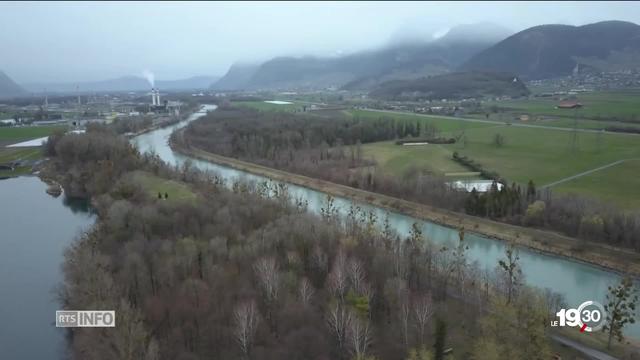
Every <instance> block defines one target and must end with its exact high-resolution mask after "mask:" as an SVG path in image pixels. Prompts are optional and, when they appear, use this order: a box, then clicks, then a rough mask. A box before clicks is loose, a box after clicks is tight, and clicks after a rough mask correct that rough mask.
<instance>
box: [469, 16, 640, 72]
mask: <svg viewBox="0 0 640 360" xmlns="http://www.w3.org/2000/svg"><path fill="white" fill-rule="evenodd" d="M639 53H640V26H638V25H637V24H634V23H630V22H623V21H604V22H599V23H595V24H589V25H583V26H569V25H541V26H535V27H532V28H529V29H526V30H524V31H521V32H519V33H517V34H515V35H512V36H510V37H508V38H506V39H505V40H503V41H501V42H499V43H497V44H495V45H494V46H492V47H490V48H488V49H486V50H484V51H482V52H480V53H479V54H477V55H475V56H473V57H472V58H471V59H469V60H468V61H467V62H465V63H464V64H463V65H462V66H461V67H460V69H461V70H493V71H508V72H512V73H515V74H518V75H520V76H522V77H524V78H527V79H544V78H552V77H558V76H564V75H569V74H571V73H572V71H573V70H574V69H575V68H576V65H578V64H584V65H588V66H590V67H593V66H594V64H599V66H600V67H601V70H606V68H607V67H608V66H614V65H619V62H620V61H624V60H622V59H634V58H635V59H637V58H638V57H637V55H638V54H639ZM621 54H623V55H621ZM625 55H626V56H625ZM629 66H635V67H638V65H637V62H633V61H632V62H629Z"/></svg>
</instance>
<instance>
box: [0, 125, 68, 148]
mask: <svg viewBox="0 0 640 360" xmlns="http://www.w3.org/2000/svg"><path fill="white" fill-rule="evenodd" d="M66 129H67V127H66V126H64V125H62V126H60V125H55V126H19V127H0V145H2V144H4V145H7V144H12V143H17V142H20V141H25V140H29V139H36V138H39V137H45V136H47V135H51V134H52V133H54V132H55V131H56V130H66Z"/></svg>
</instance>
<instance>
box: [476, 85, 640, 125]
mask: <svg viewBox="0 0 640 360" xmlns="http://www.w3.org/2000/svg"><path fill="white" fill-rule="evenodd" d="M575 96H576V100H577V101H578V102H580V103H582V104H583V107H582V108H580V109H578V110H577V111H574V109H556V105H558V103H559V100H558V99H557V96H556V97H555V98H553V97H544V98H543V97H540V98H532V99H518V100H505V101H492V102H487V103H485V104H484V106H485V107H487V108H489V107H491V106H492V105H496V106H499V107H501V108H508V109H511V110H508V111H507V113H511V114H532V115H543V116H544V115H547V116H553V117H565V118H571V119H573V118H574V117H575V116H576V115H577V117H578V118H585V119H596V120H598V119H602V120H604V119H609V120H624V121H637V122H640V90H625V91H598V92H588V93H579V94H577V95H575ZM497 116H499V114H492V115H491V117H492V119H495V118H496V117H497ZM504 116H505V117H507V114H505V115H504Z"/></svg>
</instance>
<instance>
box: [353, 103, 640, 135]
mask: <svg viewBox="0 0 640 360" xmlns="http://www.w3.org/2000/svg"><path fill="white" fill-rule="evenodd" d="M365 110H367V111H376V112H381V113H389V114H402V115H416V116H424V117H431V118H433V117H437V118H444V119H449V120H455V121H467V122H475V123H484V124H494V125H501V126H507V125H506V123H505V122H504V121H495V120H483V119H468V118H460V117H454V116H445V115H429V114H418V113H411V112H407V111H395V110H378V109H365ZM510 126H513V127H522V128H533V129H546V130H557V131H577V132H581V133H590V134H597V133H604V134H614V135H628V136H638V135H640V134H636V133H623V132H613V131H605V130H595V129H574V128H567V127H556V126H546V125H531V124H521V123H511V125H510Z"/></svg>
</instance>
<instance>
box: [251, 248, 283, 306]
mask: <svg viewBox="0 0 640 360" xmlns="http://www.w3.org/2000/svg"><path fill="white" fill-rule="evenodd" d="M253 270H254V271H255V273H256V276H257V277H258V281H259V283H260V287H261V288H262V291H263V292H264V294H265V296H266V299H267V302H268V303H269V304H272V303H273V302H275V301H276V300H277V299H278V290H279V287H280V286H279V285H280V274H279V272H278V264H277V263H276V259H275V258H273V257H268V258H261V259H259V260H258V261H257V262H256V263H255V264H254V265H253Z"/></svg>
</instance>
